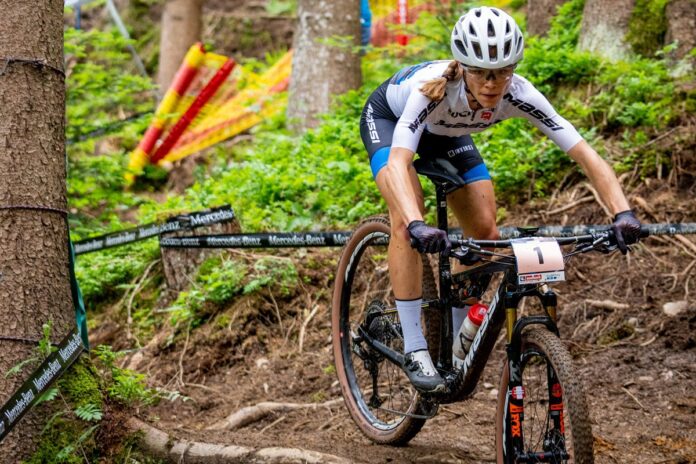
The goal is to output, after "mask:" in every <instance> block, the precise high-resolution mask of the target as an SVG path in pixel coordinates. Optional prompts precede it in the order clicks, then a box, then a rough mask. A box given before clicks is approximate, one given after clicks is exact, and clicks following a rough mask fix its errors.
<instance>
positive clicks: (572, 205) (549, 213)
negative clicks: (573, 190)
mask: <svg viewBox="0 0 696 464" xmlns="http://www.w3.org/2000/svg"><path fill="white" fill-rule="evenodd" d="M591 201H594V196H587V197H583V198H580V199H579V200H575V201H573V202H571V203H568V204H567V205H564V206H561V207H560V208H556V209H552V210H551V211H547V212H546V213H544V214H545V215H547V216H553V215H554V214H559V213H562V212H564V211H568V210H569V209H573V208H575V207H576V206H578V205H581V204H583V203H589V202H591Z"/></svg>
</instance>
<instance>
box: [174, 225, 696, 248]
mask: <svg viewBox="0 0 696 464" xmlns="http://www.w3.org/2000/svg"><path fill="white" fill-rule="evenodd" d="M609 227H610V226H608V225H606V224H602V225H579V226H544V227H540V228H539V230H538V231H537V232H536V233H535V234H534V235H537V236H542V237H567V236H572V235H583V234H591V233H595V232H600V231H604V230H607V229H608V228H609ZM643 228H644V229H647V230H648V231H649V232H650V235H681V234H696V223H681V224H644V225H643ZM350 234H351V233H350V232H347V231H335V232H298V233H259V234H225V235H199V236H193V237H160V246H161V247H164V248H304V247H332V246H343V245H345V244H346V242H347V241H348V238H349V237H350ZM521 235H522V233H521V232H520V230H519V229H518V228H517V227H502V228H500V238H501V239H508V238H517V237H520V236H521ZM449 238H450V240H458V239H461V238H462V231H461V229H450V233H449ZM386 243H387V241H386V240H384V241H383V242H377V241H376V242H375V243H374V244H375V245H386Z"/></svg>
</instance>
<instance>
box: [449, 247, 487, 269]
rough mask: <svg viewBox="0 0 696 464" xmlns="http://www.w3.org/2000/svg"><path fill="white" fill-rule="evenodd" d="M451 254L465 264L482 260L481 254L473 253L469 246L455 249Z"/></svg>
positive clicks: (469, 264) (468, 264)
mask: <svg viewBox="0 0 696 464" xmlns="http://www.w3.org/2000/svg"><path fill="white" fill-rule="evenodd" d="M450 256H451V257H452V258H454V259H456V260H457V261H459V264H462V265H464V266H471V265H473V264H476V263H477V262H479V261H481V256H480V255H478V254H475V253H473V252H472V250H471V249H470V248H469V247H465V246H461V247H459V248H455V249H453V250H452V252H451V253H450Z"/></svg>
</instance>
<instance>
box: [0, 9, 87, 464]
mask: <svg viewBox="0 0 696 464" xmlns="http://www.w3.org/2000/svg"><path fill="white" fill-rule="evenodd" d="M0 18H2V26H1V27H0V166H2V168H0V321H2V324H0V404H4V403H5V402H6V401H7V400H8V399H9V397H10V395H11V394H12V393H13V392H14V391H15V390H16V389H17V388H18V387H19V386H20V385H21V384H22V382H23V381H24V380H25V379H26V377H28V374H29V373H31V369H30V368H28V369H24V370H23V371H22V373H21V374H19V375H17V376H12V377H10V378H6V377H5V375H4V373H5V372H7V370H8V369H10V368H11V367H12V366H15V365H16V364H18V363H19V362H20V361H22V360H24V359H27V358H29V357H30V356H31V355H33V354H34V349H35V347H36V344H35V343H27V342H19V341H17V340H12V339H11V338H12V337H15V338H24V339H29V340H38V339H40V338H41V337H42V329H41V327H42V325H43V324H44V323H47V322H49V321H51V322H52V323H53V331H52V336H51V339H52V341H53V342H56V343H57V342H58V341H59V340H60V339H62V338H63V337H64V336H65V335H67V333H68V332H69V331H70V329H71V328H72V327H73V326H74V324H75V316H74V310H73V305H72V297H71V294H70V282H69V275H68V246H67V227H66V218H65V216H64V214H63V213H61V212H60V211H65V210H66V208H67V204H66V203H67V202H66V186H65V176H66V169H65V155H64V144H65V140H64V137H65V133H64V132H65V124H64V114H65V77H64V74H63V72H62V69H63V0H48V1H46V0H23V1H21V2H17V1H11V0H0ZM8 58H9V60H8ZM27 60H28V61H27ZM25 207H38V208H39V209H27V208H25ZM42 208H49V209H55V210H57V211H51V210H48V209H42ZM48 418H49V414H47V413H46V410H45V409H44V406H39V407H38V408H36V409H34V410H33V411H31V412H29V413H28V414H27V415H26V416H25V418H24V420H22V421H21V422H20V423H19V424H18V425H17V427H16V428H15V429H14V431H13V432H12V433H11V434H10V435H9V436H8V437H7V438H6V439H5V440H4V441H3V443H2V445H1V446H0V462H2V463H16V462H19V461H20V460H22V459H24V458H26V457H27V456H28V455H29V454H30V453H31V452H32V451H33V449H34V447H35V444H36V443H35V441H36V438H37V436H38V435H39V434H40V432H41V430H42V428H43V426H44V425H45V423H46V422H47V420H48Z"/></svg>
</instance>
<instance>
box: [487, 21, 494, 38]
mask: <svg viewBox="0 0 696 464" xmlns="http://www.w3.org/2000/svg"><path fill="white" fill-rule="evenodd" d="M488 37H495V28H494V27H493V21H491V20H490V19H489V20H488Z"/></svg>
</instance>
